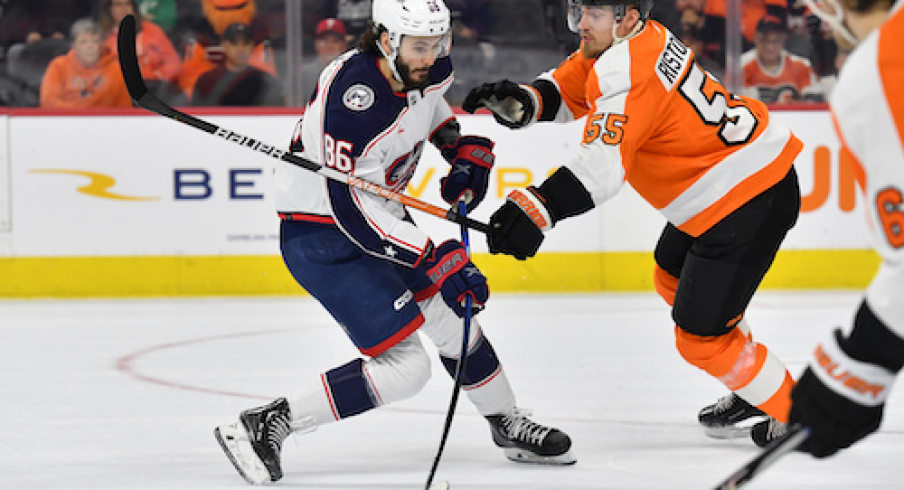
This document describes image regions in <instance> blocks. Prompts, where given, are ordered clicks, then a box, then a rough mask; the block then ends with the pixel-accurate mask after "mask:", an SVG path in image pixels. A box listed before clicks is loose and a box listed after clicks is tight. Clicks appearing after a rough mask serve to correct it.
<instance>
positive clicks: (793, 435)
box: [716, 424, 810, 490]
mask: <svg viewBox="0 0 904 490" xmlns="http://www.w3.org/2000/svg"><path fill="white" fill-rule="evenodd" d="M809 435H810V429H809V427H804V426H802V425H799V424H795V425H794V426H792V427H791V428H790V429H788V433H787V434H785V435H784V436H782V437H781V438H780V439H776V440H775V441H773V442H772V443H771V444H769V445H768V446H766V449H764V450H763V452H761V453H760V454H759V455H758V456H757V457H755V458H753V459H752V460H750V461H749V462H748V463H747V464H745V465H744V466H742V467H741V468H739V469H738V470H737V471H735V472H734V473H732V475H731V476H729V477H728V478H727V479H725V481H723V482H722V483H721V484H719V486H717V487H716V490H735V489H738V488H741V487H743V486H744V485H746V484H747V483H748V482H750V480H753V478H754V477H755V476H757V475H758V474H760V473H761V472H762V471H763V470H765V469H766V468H768V467H769V466H770V465H772V463H775V462H776V461H777V460H778V459H779V458H781V457H782V456H784V455H786V454H788V453H789V452H791V451H793V450H794V449H795V448H796V447H797V446H799V445H800V444H801V443H802V442H804V440H805V439H806V438H807V436H809Z"/></svg>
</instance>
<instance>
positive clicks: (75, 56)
mask: <svg viewBox="0 0 904 490" xmlns="http://www.w3.org/2000/svg"><path fill="white" fill-rule="evenodd" d="M72 38H73V45H72V49H71V50H69V52H68V53H67V54H65V55H62V56H58V57H56V58H54V59H53V61H51V62H50V65H49V66H48V67H47V72H46V73H45V74H44V79H43V80H42V81H41V107H47V108H72V109H83V108H87V107H132V99H131V97H129V92H128V90H126V85H125V82H124V81H123V79H122V73H121V72H120V71H119V63H118V62H117V59H116V57H115V56H114V55H113V53H111V52H110V51H109V50H107V49H105V48H104V47H103V44H102V42H101V34H100V29H99V28H98V25H97V24H96V23H95V22H94V21H93V20H90V19H81V20H77V21H76V22H75V23H74V24H73V25H72Z"/></svg>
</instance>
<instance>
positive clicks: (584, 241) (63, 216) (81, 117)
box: [0, 109, 878, 297]
mask: <svg viewBox="0 0 904 490" xmlns="http://www.w3.org/2000/svg"><path fill="white" fill-rule="evenodd" d="M198 114H199V116H200V117H202V118H205V119H209V120H211V121H212V122H214V123H215V124H218V125H220V126H223V127H226V128H230V129H234V130H236V131H238V132H240V133H242V134H245V135H248V136H252V137H254V138H257V139H260V140H262V141H264V142H267V143H271V144H273V145H275V146H278V147H284V146H285V145H286V144H287V142H288V139H289V137H290V136H291V134H292V129H293V127H294V124H295V121H296V120H297V119H298V115H297V114H294V113H292V112H291V111H288V110H278V111H268V112H242V113H238V114H236V113H224V112H222V111H213V112H201V113H198ZM773 117H774V118H775V119H778V120H780V121H782V122H784V123H786V124H787V125H788V126H790V127H791V129H792V131H794V132H795V134H797V135H798V136H799V137H800V138H801V139H802V140H803V141H804V144H805V149H804V152H803V153H802V154H801V156H800V157H799V158H798V160H797V164H796V165H797V170H798V174H799V175H800V180H801V192H802V194H803V203H802V213H801V217H800V220H799V222H798V225H797V227H796V228H795V229H794V230H792V232H791V234H790V235H789V237H788V239H787V240H786V242H785V246H784V248H783V251H782V252H781V253H780V255H779V257H778V259H777V262H776V265H775V267H774V268H773V270H772V271H771V272H770V275H769V276H768V277H767V279H766V283H765V287H767V288H787V289H811V288H861V287H863V286H865V285H866V284H867V283H868V282H869V279H870V277H871V276H872V274H873V272H874V271H875V269H876V267H877V265H878V258H877V257H876V255H875V254H874V253H873V252H872V251H871V250H870V242H869V236H868V232H867V226H866V224H865V223H864V213H863V205H862V202H861V201H862V198H861V197H860V196H859V194H858V191H857V185H858V182H857V181H856V177H855V175H854V173H853V172H851V171H849V170H848V167H847V165H845V164H844V162H840V161H839V160H838V156H837V155H838V152H837V148H838V144H837V141H836V139H835V137H834V134H833V131H832V127H831V122H830V119H829V117H828V114H827V113H826V112H825V111H822V110H815V111H811V110H796V111H774V112H773ZM459 118H460V121H461V124H462V131H463V133H465V134H485V135H487V136H490V137H491V138H493V139H494V140H495V141H496V145H497V146H496V155H497V164H496V168H495V169H494V173H493V177H492V179H491V181H490V191H489V194H488V196H487V199H486V200H485V202H484V204H483V205H481V207H480V208H479V209H478V210H477V211H476V212H475V213H474V215H473V217H474V218H475V219H479V220H481V221H486V220H488V218H489V215H490V214H491V213H492V211H493V210H495V209H496V208H497V207H498V206H499V205H501V203H502V202H503V200H504V196H505V195H506V194H507V193H508V192H509V191H510V190H511V189H513V188H515V187H522V186H524V185H528V184H539V183H540V182H542V180H543V179H544V178H545V176H546V175H548V174H549V172H551V171H553V170H554V169H555V168H557V167H558V166H559V165H561V164H563V163H566V162H567V161H568V160H569V159H570V158H571V155H572V154H573V153H574V151H575V149H576V148H577V144H578V142H579V139H580V132H581V130H582V127H581V123H580V122H578V123H574V124H570V125H535V126H532V127H530V128H527V129H524V130H520V131H512V130H508V129H506V128H503V127H501V126H498V125H496V124H495V122H493V120H492V118H491V117H489V116H470V115H459ZM275 164H277V161H276V160H274V159H271V158H268V157H267V156H265V155H262V154H260V153H257V152H254V151H251V150H248V149H246V148H242V147H240V146H238V145H235V144H230V143H228V142H225V141H222V140H220V139H217V138H215V137H213V136H210V135H208V134H206V133H203V132H200V131H198V130H195V129H193V128H190V127H188V126H184V125H181V124H177V123H175V122H173V121H170V120H167V119H166V118H163V117H160V116H156V115H153V114H149V113H147V112H144V111H140V110H128V111H122V112H105V113H102V114H98V113H92V114H75V115H69V114H66V115H64V114H59V113H57V114H53V113H49V114H48V113H42V112H40V111H36V110H24V109H23V110H13V111H12V112H11V113H6V114H3V113H0V255H2V258H0V277H3V281H0V297H45V296H52V297H80V296H158V295H163V296H171V295H230V294H239V295H245V294H248V295H253V294H296V293H301V292H302V291H301V290H300V288H299V287H298V286H297V285H296V284H295V282H294V281H293V280H292V278H291V277H290V276H289V275H288V273H287V272H286V271H285V267H284V266H283V265H282V262H281V259H280V257H279V255H278V218H277V217H276V215H275V211H274V203H273V197H274V196H273V191H272V181H271V178H272V170H273V167H274V165H275ZM447 169H448V165H447V164H446V163H445V161H443V160H442V158H441V157H440V156H439V153H438V152H436V151H433V150H427V151H425V152H424V155H423V157H422V159H421V163H420V165H419V169H418V172H417V173H416V174H415V175H414V177H413V179H412V181H411V182H410V184H409V188H408V194H410V195H412V196H413V197H415V198H418V199H421V200H424V201H427V202H430V203H434V204H437V205H440V204H442V200H441V199H440V197H439V191H438V180H439V177H441V176H442V175H444V174H445V173H446V171H447ZM412 214H413V215H414V218H415V220H416V221H417V222H418V223H419V224H420V225H421V226H422V227H423V228H424V229H426V230H427V231H428V232H429V233H430V234H431V235H432V236H433V237H434V239H435V241H437V242H439V241H441V240H443V239H445V238H451V237H456V236H458V233H459V231H458V229H457V227H456V226H455V225H454V224H451V223H448V222H444V221H442V220H439V219H437V218H434V217H432V216H427V215H423V214H418V213H417V212H416V211H412ZM663 224H664V221H663V219H662V217H661V216H660V215H659V214H658V213H657V212H656V211H655V210H653V209H652V208H651V207H650V206H649V205H647V204H646V203H645V202H643V200H642V199H641V198H640V197H639V196H637V195H636V193H634V191H633V190H632V189H631V188H630V187H629V186H625V188H624V189H623V190H622V192H621V193H620V194H619V195H618V196H617V197H616V198H615V199H613V200H612V201H610V202H609V203H607V204H606V205H604V206H602V207H600V208H597V209H595V210H594V211H591V212H590V213H588V214H586V215H584V216H581V217H579V218H573V219H571V220H568V221H565V222H563V223H560V225H559V226H557V227H556V229H554V230H553V231H552V232H551V233H549V234H548V237H547V239H546V241H545V243H544V244H543V248H542V249H541V253H540V255H538V256H537V257H536V258H534V259H531V260H529V261H525V262H519V261H516V260H514V259H512V258H510V257H500V256H491V255H489V254H487V253H486V246H485V241H484V240H483V239H482V237H481V236H480V235H479V234H478V233H473V240H472V241H473V243H474V251H475V262H476V263H477V264H478V265H479V266H480V267H481V268H482V269H483V270H484V271H485V272H486V273H487V275H488V277H489V278H490V285H491V288H492V289H493V290H494V291H545V292H555V291H605V290H648V289H651V288H652V265H653V262H652V257H651V253H650V252H651V251H652V248H653V246H654V245H655V243H656V239H657V237H658V235H659V232H660V230H661V228H662V226H663Z"/></svg>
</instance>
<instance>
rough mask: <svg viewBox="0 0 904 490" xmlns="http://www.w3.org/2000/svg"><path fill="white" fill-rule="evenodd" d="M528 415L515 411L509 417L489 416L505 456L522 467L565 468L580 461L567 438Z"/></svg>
mask: <svg viewBox="0 0 904 490" xmlns="http://www.w3.org/2000/svg"><path fill="white" fill-rule="evenodd" d="M527 415H528V414H527V413H525V412H523V411H521V410H518V409H515V410H513V411H512V412H511V413H509V414H507V415H488V416H487V417H486V419H487V421H488V422H489V423H490V431H491V432H492V433H493V442H495V443H496V445H497V446H499V447H501V448H502V449H503V450H504V451H505V456H506V457H507V458H508V459H510V460H512V461H516V462H519V463H539V464H553V465H566V464H574V463H575V462H576V461H577V459H575V457H574V456H572V455H571V451H570V449H571V439H570V438H569V437H568V435H567V434H565V433H564V432H562V431H560V430H559V429H554V428H552V427H546V426H544V425H540V424H538V423H536V422H533V421H532V420H530V419H529V418H527Z"/></svg>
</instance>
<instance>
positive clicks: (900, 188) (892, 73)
mask: <svg viewBox="0 0 904 490" xmlns="http://www.w3.org/2000/svg"><path fill="white" fill-rule="evenodd" d="M902 3H904V2H898V5H897V7H896V9H895V11H894V12H893V13H892V14H891V15H890V17H889V18H888V20H887V21H886V22H885V24H884V25H883V26H882V27H881V28H880V29H878V30H876V31H875V32H873V33H872V34H871V35H870V36H869V37H867V38H866V39H865V40H864V41H863V42H862V43H860V45H859V46H858V47H857V49H855V50H854V52H853V53H852V54H851V56H850V57H849V58H848V60H847V61H846V62H845V64H844V67H843V68H842V70H841V74H840V75H839V77H838V83H837V85H836V86H835V89H834V91H833V92H832V96H831V98H830V103H831V110H832V118H833V121H834V123H835V126H836V129H837V132H838V135H839V138H840V140H841V146H842V148H841V157H842V159H843V163H844V164H850V165H853V166H854V168H855V171H856V172H858V174H859V175H860V177H861V178H860V179H859V180H860V182H866V189H864V190H865V196H866V199H865V205H866V206H867V212H868V215H869V222H870V225H871V228H872V230H873V238H874V246H875V248H876V251H878V252H879V254H880V255H882V258H883V260H884V261H885V262H886V263H894V264H898V265H899V266H900V262H901V259H902V258H904V93H902V92H901V86H902V84H904V51H902V50H901V46H904V8H902ZM902 286H904V285H902Z"/></svg>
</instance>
